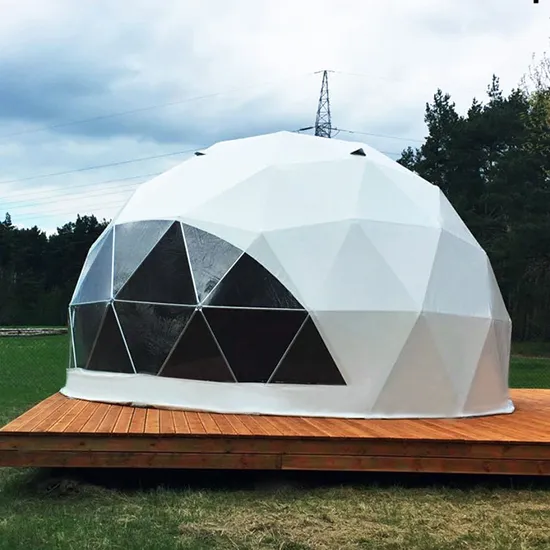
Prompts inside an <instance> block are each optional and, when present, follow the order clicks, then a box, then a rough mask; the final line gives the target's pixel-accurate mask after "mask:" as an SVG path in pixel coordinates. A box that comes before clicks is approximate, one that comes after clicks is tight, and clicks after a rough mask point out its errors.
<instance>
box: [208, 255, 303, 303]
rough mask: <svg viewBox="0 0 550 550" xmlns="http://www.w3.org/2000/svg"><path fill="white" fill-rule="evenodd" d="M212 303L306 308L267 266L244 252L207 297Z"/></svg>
mask: <svg viewBox="0 0 550 550" xmlns="http://www.w3.org/2000/svg"><path fill="white" fill-rule="evenodd" d="M205 304H208V305H212V306H234V307H261V308H284V309H303V306H302V305H301V304H300V302H298V300H296V298H294V296H293V295H292V294H291V293H290V291H289V290H288V289H287V288H286V287H285V286H284V285H283V284H282V283H281V282H280V281H279V280H277V279H276V278H275V277H274V276H273V275H272V274H271V273H270V272H269V271H267V269H266V268H265V267H263V266H262V265H261V264H259V263H258V262H257V261H256V260H255V259H254V258H252V257H251V256H249V255H248V254H243V255H242V256H241V257H240V258H239V260H238V261H237V263H236V264H235V265H234V266H233V267H232V268H231V270H230V271H229V273H228V274H227V275H225V277H223V279H222V280H221V281H220V283H219V284H218V286H216V288H215V289H214V290H213V291H212V293H211V294H210V296H208V298H207V299H206V300H205Z"/></svg>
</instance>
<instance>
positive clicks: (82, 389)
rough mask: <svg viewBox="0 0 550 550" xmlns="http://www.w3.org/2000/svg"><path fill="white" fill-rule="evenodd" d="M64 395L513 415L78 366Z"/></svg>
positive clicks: (503, 409) (366, 394) (179, 406)
mask: <svg viewBox="0 0 550 550" xmlns="http://www.w3.org/2000/svg"><path fill="white" fill-rule="evenodd" d="M61 393H62V394H63V395H66V396H67V397H71V398H75V399H84V400H88V401H98V402H103V403H114V404H121V405H132V406H139V407H155V408H164V409H174V410H192V411H206V412H213V413H226V414H262V415H277V416H313V417H334V418H379V419H382V418H461V417H472V416H485V415H495V414H509V413H512V412H513V411H514V405H513V403H512V401H511V400H510V399H509V397H508V395H507V394H506V395H503V396H502V398H501V399H500V401H499V402H491V403H486V404H484V405H483V407H481V406H476V410H463V408H461V407H457V405H456V404H449V406H448V408H446V407H445V406H442V405H441V402H440V401H439V402H438V403H437V407H434V406H433V405H434V403H433V402H432V403H431V402H430V400H429V399H427V398H426V396H422V397H421V398H418V399H413V400H411V399H410V397H409V398H408V399H403V400H400V399H396V402H395V407H392V409H393V410H380V408H378V407H377V405H376V396H373V395H372V394H373V393H374V392H373V391H372V389H370V391H369V388H368V387H365V386H313V385H312V386H307V385H294V384H293V385H285V384H276V385H275V384H273V385H271V384H269V385H267V384H248V383H247V384H244V383H221V382H202V381H197V380H181V379H174V378H163V377H159V376H151V375H147V374H117V373H110V372H95V371H87V370H83V369H75V368H71V369H68V371H67V382H66V385H65V387H64V388H63V389H62V390H61ZM493 401H494V399H493ZM404 403H407V408H405V407H404V406H403V404H404ZM386 408H387V406H386Z"/></svg>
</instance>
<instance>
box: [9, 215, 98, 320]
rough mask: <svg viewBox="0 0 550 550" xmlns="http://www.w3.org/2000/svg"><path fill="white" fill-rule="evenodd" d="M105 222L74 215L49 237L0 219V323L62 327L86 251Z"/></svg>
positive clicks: (90, 217)
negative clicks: (74, 219)
mask: <svg viewBox="0 0 550 550" xmlns="http://www.w3.org/2000/svg"><path fill="white" fill-rule="evenodd" d="M107 225H108V222H107V221H105V220H103V221H98V219H97V218H96V217H95V216H78V217H77V219H76V221H74V222H70V223H67V224H65V225H64V226H62V227H59V228H58V229H57V231H56V232H55V233H54V234H53V235H50V236H47V235H46V234H45V233H44V232H43V231H41V230H40V229H38V227H36V226H35V227H32V228H30V229H21V228H18V227H16V226H15V225H14V224H13V223H12V220H11V217H10V215H9V214H7V215H6V217H5V219H4V221H2V222H0V325H8V326H9V325H30V326H33V325H34V326H36V325H45V326H61V325H65V324H66V323H67V315H68V313H67V308H68V304H69V301H70V299H71V296H72V293H73V290H74V286H75V285H76V281H77V279H78V275H79V273H80V270H81V268H82V265H83V264H84V260H85V258H86V254H87V253H88V249H89V248H90V246H91V245H92V243H93V242H94V241H95V240H96V239H97V238H98V237H99V235H100V234H101V232H102V231H103V230H104V229H105V227H107Z"/></svg>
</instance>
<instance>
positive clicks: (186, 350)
mask: <svg viewBox="0 0 550 550" xmlns="http://www.w3.org/2000/svg"><path fill="white" fill-rule="evenodd" d="M159 375H160V376H168V377H171V378H185V379H188V380H206V381H210V382H234V381H235V380H234V378H233V375H232V374H231V371H230V370H229V367H228V366H227V363H226V362H225V359H224V358H223V356H222V354H221V351H220V348H219V347H218V344H217V343H216V341H215V340H214V336H212V332H211V331H210V329H209V328H208V325H207V324H206V321H205V319H204V316H203V314H202V312H200V311H196V312H195V314H194V315H193V317H192V319H191V321H189V324H188V326H187V328H186V329H185V331H184V333H183V335H182V336H181V338H180V340H179V341H178V343H177V344H176V347H175V349H174V350H173V352H172V353H171V355H170V357H169V358H168V360H167V361H166V364H165V365H164V367H163V368H162V370H161V372H160V373H159Z"/></svg>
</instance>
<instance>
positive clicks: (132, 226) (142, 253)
mask: <svg viewBox="0 0 550 550" xmlns="http://www.w3.org/2000/svg"><path fill="white" fill-rule="evenodd" d="M171 223H172V222H169V221H165V220H160V221H159V220H153V221H139V222H130V223H124V224H122V225H116V226H115V257H114V275H113V294H114V296H115V297H116V295H117V292H118V291H119V290H120V289H121V288H122V287H123V286H124V284H125V283H126V282H127V281H128V279H129V278H130V276H131V275H132V273H134V272H135V270H136V269H137V268H138V267H139V265H140V264H141V262H142V261H143V260H144V259H145V258H146V257H147V255H148V254H149V252H151V250H152V249H153V247H154V246H155V245H156V244H157V243H158V242H159V240H160V239H161V237H162V236H163V235H164V233H166V231H167V230H168V228H169V227H170V224H171Z"/></svg>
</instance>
